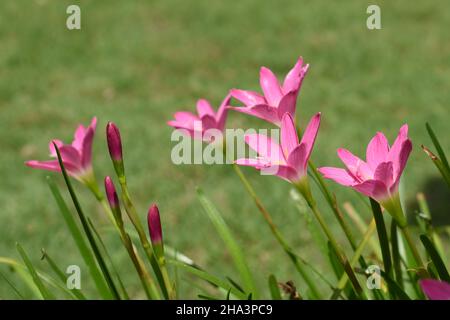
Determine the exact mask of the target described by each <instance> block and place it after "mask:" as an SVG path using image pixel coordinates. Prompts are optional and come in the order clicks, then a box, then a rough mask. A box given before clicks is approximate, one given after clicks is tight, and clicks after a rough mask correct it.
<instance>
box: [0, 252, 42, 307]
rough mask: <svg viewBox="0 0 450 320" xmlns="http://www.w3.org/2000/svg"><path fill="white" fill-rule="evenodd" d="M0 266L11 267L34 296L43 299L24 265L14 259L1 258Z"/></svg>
mask: <svg viewBox="0 0 450 320" xmlns="http://www.w3.org/2000/svg"><path fill="white" fill-rule="evenodd" d="M0 264H4V265H7V266H9V267H11V268H12V269H13V270H14V272H16V273H17V275H18V276H19V277H20V279H21V280H22V282H23V283H24V284H25V285H26V286H27V287H28V289H30V291H31V292H32V294H33V295H34V296H36V297H37V298H38V299H43V297H42V294H41V292H40V291H39V288H38V287H37V286H36V284H35V283H34V282H33V279H32V278H31V275H30V273H29V272H28V270H27V269H26V267H25V266H24V265H22V264H20V263H19V262H17V261H16V260H14V259H11V258H6V257H0Z"/></svg>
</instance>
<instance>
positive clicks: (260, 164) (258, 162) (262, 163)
mask: <svg viewBox="0 0 450 320" xmlns="http://www.w3.org/2000/svg"><path fill="white" fill-rule="evenodd" d="M235 163H236V164H237V165H240V166H249V167H254V168H256V169H261V168H265V167H267V166H269V162H268V161H266V160H264V159H237V160H236V161H235Z"/></svg>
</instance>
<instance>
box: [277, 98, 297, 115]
mask: <svg viewBox="0 0 450 320" xmlns="http://www.w3.org/2000/svg"><path fill="white" fill-rule="evenodd" d="M296 102H297V94H296V93H295V92H294V91H291V92H289V93H287V94H286V95H285V96H283V98H281V100H280V103H279V104H278V108H277V112H278V117H279V118H280V119H281V118H282V117H283V115H284V114H285V113H289V114H290V115H292V116H294V115H295V105H296Z"/></svg>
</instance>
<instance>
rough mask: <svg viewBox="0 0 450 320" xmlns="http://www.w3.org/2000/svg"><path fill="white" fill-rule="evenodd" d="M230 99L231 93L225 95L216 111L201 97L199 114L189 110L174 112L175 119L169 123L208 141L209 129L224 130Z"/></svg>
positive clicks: (198, 108) (198, 102)
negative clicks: (207, 133)
mask: <svg viewBox="0 0 450 320" xmlns="http://www.w3.org/2000/svg"><path fill="white" fill-rule="evenodd" d="M230 99H231V96H230V95H227V96H226V97H225V99H224V100H223V101H222V103H221V105H220V107H219V109H218V110H217V113H216V112H214V110H213V109H212V107H211V104H210V103H209V102H208V101H207V100H205V99H200V100H198V101H197V113H198V115H196V114H193V113H191V112H187V111H179V112H176V113H175V114H174V118H175V120H171V121H169V122H167V124H168V125H169V126H171V127H174V128H175V129H182V130H185V131H186V132H187V134H189V135H190V136H191V137H193V138H199V139H203V140H206V141H208V140H209V137H208V136H207V135H206V131H207V130H209V129H216V130H219V131H221V132H223V129H224V127H225V121H226V118H227V113H228V110H227V107H228V105H229V103H230Z"/></svg>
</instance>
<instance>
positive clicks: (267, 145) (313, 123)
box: [236, 113, 320, 184]
mask: <svg viewBox="0 0 450 320" xmlns="http://www.w3.org/2000/svg"><path fill="white" fill-rule="evenodd" d="M319 126H320V113H317V114H316V115H315V116H313V117H312V119H311V120H310V122H309V124H308V126H307V127H306V130H305V132H304V134H303V137H302V139H301V141H300V142H299V140H298V136H297V131H296V128H295V124H294V120H293V119H292V116H291V114H289V113H285V114H284V116H283V117H282V120H281V133H280V142H281V143H280V145H278V144H277V143H276V142H275V141H273V140H272V139H271V138H269V137H267V136H265V135H261V134H249V135H246V136H245V142H246V143H247V144H248V145H249V147H250V148H252V149H253V150H255V151H256V152H257V153H258V154H259V156H260V157H258V158H256V159H238V160H236V164H238V165H243V166H251V167H254V168H256V169H258V170H261V171H262V172H263V173H265V174H273V175H276V176H278V177H280V178H282V179H285V180H287V181H290V182H292V183H294V184H298V183H301V182H302V181H303V180H304V178H306V176H307V165H308V160H309V157H310V155H311V151H312V149H313V146H314V142H315V140H316V136H317V132H318V130H319Z"/></svg>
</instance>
